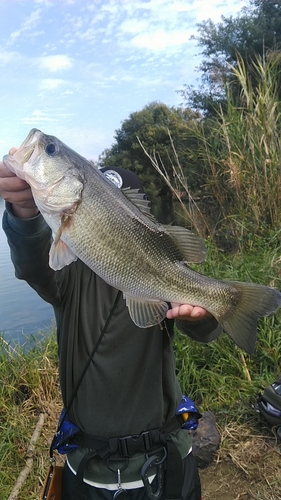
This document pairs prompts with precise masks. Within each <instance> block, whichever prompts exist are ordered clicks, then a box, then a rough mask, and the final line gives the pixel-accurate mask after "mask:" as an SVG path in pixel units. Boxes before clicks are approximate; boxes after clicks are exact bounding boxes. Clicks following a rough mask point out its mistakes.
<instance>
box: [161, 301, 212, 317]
mask: <svg viewBox="0 0 281 500" xmlns="http://www.w3.org/2000/svg"><path fill="white" fill-rule="evenodd" d="M211 316H212V315H211V313H209V312H208V311H206V309H204V308H203V307H200V306H192V305H190V304H177V303H176V302H172V303H171V309H169V310H168V311H167V314H166V317H167V318H168V319H172V318H174V319H180V320H183V321H185V320H187V321H196V320H200V319H204V318H210V317H211Z"/></svg>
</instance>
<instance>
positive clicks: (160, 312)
mask: <svg viewBox="0 0 281 500" xmlns="http://www.w3.org/2000/svg"><path fill="white" fill-rule="evenodd" d="M125 298H126V304H127V306H128V309H129V314H130V316H131V318H132V320H133V322H134V323H135V324H136V325H137V326H139V327H140V328H147V327H150V326H154V325H158V324H160V323H161V321H163V320H164V319H165V317H166V313H167V311H168V309H169V306H168V304H167V302H165V301H162V300H155V301H148V300H140V299H137V298H135V297H129V296H126V297H125Z"/></svg>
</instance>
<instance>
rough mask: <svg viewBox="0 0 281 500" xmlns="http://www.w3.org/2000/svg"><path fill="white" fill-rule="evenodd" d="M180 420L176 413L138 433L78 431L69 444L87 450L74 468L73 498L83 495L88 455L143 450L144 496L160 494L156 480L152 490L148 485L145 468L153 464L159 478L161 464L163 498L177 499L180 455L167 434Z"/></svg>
mask: <svg viewBox="0 0 281 500" xmlns="http://www.w3.org/2000/svg"><path fill="white" fill-rule="evenodd" d="M182 423H183V420H182V417H181V416H177V417H174V418H172V420H171V421H170V422H168V423H167V424H165V425H164V426H162V427H160V428H158V429H151V430H148V431H144V432H142V433H141V434H139V435H132V436H122V437H119V438H118V437H117V438H102V437H99V436H93V435H90V434H83V433H80V432H79V433H78V434H76V435H75V436H73V438H72V439H71V443H73V444H77V445H78V446H81V447H83V448H88V449H89V450H90V451H89V452H88V453H87V454H86V455H85V456H84V457H83V458H82V460H81V462H80V464H79V467H78V470H77V474H76V486H77V500H80V498H81V499H82V498H83V476H84V470H85V467H86V466H87V463H88V462H89V460H91V459H92V458H100V459H108V458H110V457H111V456H112V455H116V454H118V455H119V456H120V457H122V458H126V459H128V458H129V457H131V456H133V455H134V454H135V453H138V452H143V453H145V455H146V462H145V464H144V466H143V467H142V471H141V476H142V479H143V482H144V487H145V488H146V490H147V494H148V496H149V497H150V498H151V499H152V500H157V499H159V498H160V497H161V496H162V492H163V488H162V487H161V484H160V482H161V481H160V482H159V479H158V485H157V489H156V492H153V491H152V487H151V485H150V483H149V481H148V480H147V479H148V471H149V467H151V466H156V468H157V472H159V475H160V476H161V477H162V469H163V466H164V467H165V470H166V475H165V481H164V489H165V499H171V500H179V499H180V498H181V486H182V458H181V455H180V452H179V450H178V448H177V447H176V445H175V444H174V442H173V440H172V438H171V436H170V435H169V433H170V432H172V431H175V430H177V429H180V427H181V425H182ZM159 445H160V446H161V447H160V448H159ZM164 462H165V463H164Z"/></svg>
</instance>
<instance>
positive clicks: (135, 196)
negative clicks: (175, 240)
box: [121, 187, 157, 222]
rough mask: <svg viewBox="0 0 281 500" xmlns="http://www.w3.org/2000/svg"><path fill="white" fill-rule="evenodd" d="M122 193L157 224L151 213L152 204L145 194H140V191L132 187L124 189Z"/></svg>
mask: <svg viewBox="0 0 281 500" xmlns="http://www.w3.org/2000/svg"><path fill="white" fill-rule="evenodd" d="M121 191H122V193H123V194H124V196H126V198H127V199H128V200H130V201H131V203H133V204H134V205H135V206H136V207H137V208H138V209H139V210H140V211H141V212H142V213H143V214H144V215H146V216H147V217H149V218H150V219H152V220H154V221H155V222H157V221H156V219H155V218H154V216H153V215H152V213H151V210H150V202H149V201H148V199H147V198H146V195H145V194H144V193H140V192H139V189H136V188H134V189H131V188H130V187H129V188H122V189H121Z"/></svg>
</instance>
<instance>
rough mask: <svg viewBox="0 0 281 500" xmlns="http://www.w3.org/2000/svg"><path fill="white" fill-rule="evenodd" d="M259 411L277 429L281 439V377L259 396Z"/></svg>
mask: <svg viewBox="0 0 281 500" xmlns="http://www.w3.org/2000/svg"><path fill="white" fill-rule="evenodd" d="M257 410H258V412H260V413H261V414H262V415H263V417H264V418H265V419H266V421H267V422H268V423H269V424H270V426H271V427H276V432H277V435H278V436H279V437H280V438H281V375H280V376H279V377H277V379H276V380H275V382H273V384H271V385H268V386H267V387H266V388H265V389H264V392H263V393H262V394H259V396H258V400H257Z"/></svg>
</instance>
